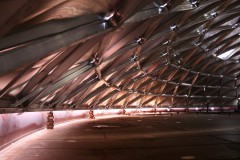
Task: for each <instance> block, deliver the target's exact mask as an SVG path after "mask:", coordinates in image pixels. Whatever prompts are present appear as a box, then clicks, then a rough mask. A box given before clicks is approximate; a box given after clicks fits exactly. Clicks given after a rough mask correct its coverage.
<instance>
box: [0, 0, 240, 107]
mask: <svg viewBox="0 0 240 160" xmlns="http://www.w3.org/2000/svg"><path fill="white" fill-rule="evenodd" d="M0 9H1V12H2V13H1V15H0V36H1V37H0V109H1V111H8V112H15V111H29V110H45V109H53V110H62V109H102V108H136V107H172V108H174V107H178V108H188V107H205V106H218V107H229V106H237V103H239V101H240V99H239V94H240V88H239V86H240V63H239V62H240V1H239V0H156V1H153V0H119V1H118V0H54V1H49V0H38V1H34V2H33V1H28V0H17V1H1V2H0ZM1 111H0V112H1Z"/></svg>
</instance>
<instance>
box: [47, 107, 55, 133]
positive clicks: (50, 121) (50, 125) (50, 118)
mask: <svg viewBox="0 0 240 160" xmlns="http://www.w3.org/2000/svg"><path fill="white" fill-rule="evenodd" d="M53 128H54V116H53V112H52V111H50V112H48V114H47V129H53Z"/></svg>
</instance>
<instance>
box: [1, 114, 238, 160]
mask: <svg viewBox="0 0 240 160" xmlns="http://www.w3.org/2000/svg"><path fill="white" fill-rule="evenodd" d="M12 159H14V160H75V159H76V160H77V159H81V160H137V159H142V160H145V159H146V160H155V159H156V160H172V159H200V160H203V159H217V160H221V159H227V160H230V159H237V160H240V115H231V116H230V117H229V116H228V115H226V114H225V115H221V114H220V115H219V114H212V115H210V114H198V115H197V114H180V115H175V114H174V115H173V116H172V117H171V116H170V115H134V116H118V117H112V118H101V119H95V120H81V121H74V122H69V123H65V124H61V125H57V126H56V127H55V129H54V130H46V129H44V130H41V131H39V132H36V133H34V134H32V135H30V136H27V137H26V138H24V139H22V140H20V141H18V142H16V143H14V144H12V145H11V146H9V147H8V148H7V149H5V150H3V151H2V152H1V153H0V160H12Z"/></svg>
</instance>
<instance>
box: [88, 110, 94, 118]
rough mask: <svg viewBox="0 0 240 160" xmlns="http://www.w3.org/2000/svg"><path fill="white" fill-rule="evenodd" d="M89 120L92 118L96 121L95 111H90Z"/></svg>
mask: <svg viewBox="0 0 240 160" xmlns="http://www.w3.org/2000/svg"><path fill="white" fill-rule="evenodd" d="M89 118H90V119H95V116H94V111H93V110H90V111H89Z"/></svg>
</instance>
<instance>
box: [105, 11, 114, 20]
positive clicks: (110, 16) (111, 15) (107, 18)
mask: <svg viewBox="0 0 240 160" xmlns="http://www.w3.org/2000/svg"><path fill="white" fill-rule="evenodd" d="M113 15H114V12H110V13H108V14H106V15H105V17H104V18H103V19H104V20H109V19H110V18H112V17H113Z"/></svg>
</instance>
